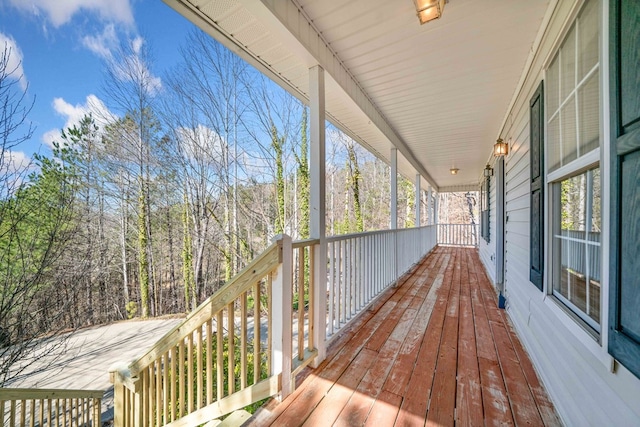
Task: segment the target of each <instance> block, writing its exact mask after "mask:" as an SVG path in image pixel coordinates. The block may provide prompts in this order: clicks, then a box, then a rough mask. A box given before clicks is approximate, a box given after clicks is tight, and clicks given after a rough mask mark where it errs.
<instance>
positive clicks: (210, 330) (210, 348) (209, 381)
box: [171, 319, 213, 421]
mask: <svg viewBox="0 0 640 427" xmlns="http://www.w3.org/2000/svg"><path fill="white" fill-rule="evenodd" d="M206 325H207V326H206V331H207V332H206V333H207V341H206V344H207V405H209V404H211V403H212V402H213V319H209V320H207V324H206ZM171 421H173V418H172V419H171Z"/></svg>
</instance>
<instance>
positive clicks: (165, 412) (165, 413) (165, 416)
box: [162, 350, 173, 425]
mask: <svg viewBox="0 0 640 427" xmlns="http://www.w3.org/2000/svg"><path fill="white" fill-rule="evenodd" d="M169 351H170V350H167V352H166V353H165V354H164V356H163V363H162V369H163V372H162V374H163V381H162V394H163V399H162V403H163V405H162V421H163V422H162V424H163V425H164V424H167V423H168V420H169V401H170V397H169V378H173V375H172V376H169V366H170V363H171V362H170V358H169Z"/></svg>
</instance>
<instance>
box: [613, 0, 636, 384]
mask: <svg viewBox="0 0 640 427" xmlns="http://www.w3.org/2000/svg"><path fill="white" fill-rule="evenodd" d="M610 8H611V9H610V15H609V16H610V43H611V47H610V50H609V51H610V52H611V58H610V69H611V82H610V83H611V84H610V94H611V178H612V179H611V198H610V200H611V230H610V233H609V234H610V236H611V256H610V277H609V352H610V353H611V355H612V356H613V357H615V358H616V359H617V360H618V361H620V363H622V364H623V365H624V366H625V367H626V368H627V369H629V370H630V371H631V372H633V373H634V374H635V375H636V376H638V377H640V310H639V309H638V308H639V307H640V243H639V240H638V236H640V68H639V67H638V64H639V63H640V51H639V50H638V40H640V3H638V2H637V1H634V0H622V1H620V0H617V1H613V0H612V1H611V2H610ZM622 35H624V36H622Z"/></svg>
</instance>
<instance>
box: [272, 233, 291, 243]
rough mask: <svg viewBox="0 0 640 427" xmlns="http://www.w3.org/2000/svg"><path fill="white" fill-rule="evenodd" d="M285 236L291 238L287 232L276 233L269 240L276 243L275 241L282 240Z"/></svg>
mask: <svg viewBox="0 0 640 427" xmlns="http://www.w3.org/2000/svg"><path fill="white" fill-rule="evenodd" d="M287 237H288V238H289V239H290V238H291V237H289V235H287V234H276V235H275V236H273V239H271V241H272V242H273V243H277V242H281V241H282V240H284V239H285V238H287Z"/></svg>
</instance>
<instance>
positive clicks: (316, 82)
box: [309, 65, 327, 367]
mask: <svg viewBox="0 0 640 427" xmlns="http://www.w3.org/2000/svg"><path fill="white" fill-rule="evenodd" d="M324 95H325V94H324V70H323V69H322V67H320V66H319V65H316V66H313V67H311V68H310V69H309V110H310V114H309V117H310V120H309V130H310V140H311V155H310V161H311V164H310V168H309V172H310V175H311V183H310V185H311V200H310V203H311V206H310V207H311V215H310V217H311V224H310V234H311V236H310V237H311V238H312V239H319V240H320V244H319V245H318V248H316V250H315V251H314V255H315V256H314V259H313V273H314V277H313V280H314V283H315V286H314V289H313V292H314V295H313V298H314V301H315V305H316V307H315V310H314V311H313V316H314V319H313V326H312V330H311V331H309V333H310V334H312V336H313V342H314V343H315V346H316V349H317V350H318V356H317V357H316V358H315V360H314V362H313V364H314V367H317V366H318V365H319V364H320V363H322V361H323V360H324V358H325V354H326V350H325V339H326V329H327V317H326V311H327V310H326V307H327V241H326V228H327V225H326V206H325V105H324Z"/></svg>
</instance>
